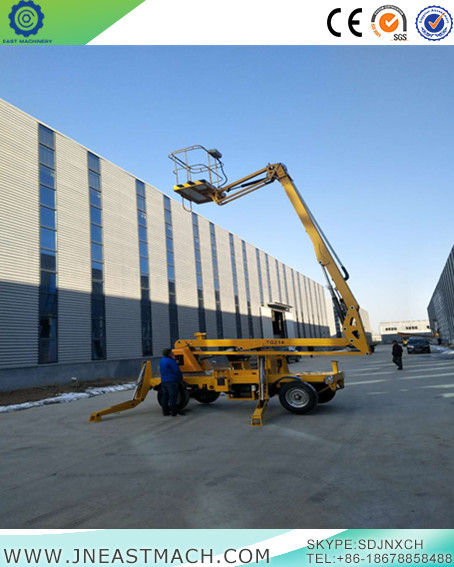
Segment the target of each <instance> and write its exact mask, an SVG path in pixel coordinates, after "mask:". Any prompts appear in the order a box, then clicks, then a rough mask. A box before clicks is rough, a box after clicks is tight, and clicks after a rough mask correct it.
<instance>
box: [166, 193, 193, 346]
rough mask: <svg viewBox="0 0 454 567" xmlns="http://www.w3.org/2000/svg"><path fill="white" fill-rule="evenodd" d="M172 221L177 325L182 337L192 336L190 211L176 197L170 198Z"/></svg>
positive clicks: (191, 237)
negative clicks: (174, 198)
mask: <svg viewBox="0 0 454 567" xmlns="http://www.w3.org/2000/svg"><path fill="white" fill-rule="evenodd" d="M172 225H173V246H174V254H175V277H176V288H177V302H178V327H179V331H180V338H181V339H192V338H193V337H194V333H198V332H199V331H200V329H199V314H198V305H199V303H198V298H197V280H196V268H195V255H194V235H193V229H192V215H191V213H189V212H187V211H185V210H184V209H183V207H182V205H181V203H179V202H178V201H172ZM199 230H200V229H199Z"/></svg>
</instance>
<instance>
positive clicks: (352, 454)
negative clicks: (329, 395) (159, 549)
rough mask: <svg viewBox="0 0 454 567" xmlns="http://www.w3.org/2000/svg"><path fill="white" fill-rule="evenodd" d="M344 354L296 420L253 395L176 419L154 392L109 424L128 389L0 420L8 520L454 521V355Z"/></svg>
mask: <svg viewBox="0 0 454 567" xmlns="http://www.w3.org/2000/svg"><path fill="white" fill-rule="evenodd" d="M338 359H339V360H340V363H341V368H342V369H344V370H345V372H346V387H345V389H344V390H343V391H341V392H339V393H338V394H337V395H336V397H335V399H334V400H333V401H332V402H330V403H328V404H325V405H320V406H318V407H317V408H316V409H315V410H314V411H313V412H312V413H311V414H308V415H305V416H298V415H294V414H290V413H288V412H287V411H285V410H284V409H283V408H282V407H281V405H280V404H279V401H278V400H277V399H273V400H271V403H270V407H269V409H268V412H267V415H266V425H265V426H264V427H262V428H257V427H255V428H254V427H250V426H249V419H250V415H251V413H252V411H253V408H254V404H253V403H251V402H229V401H227V399H226V398H225V397H221V398H220V399H219V400H218V401H217V402H215V403H214V404H211V405H202V404H198V403H197V402H195V401H191V402H190V404H189V406H188V408H187V409H188V411H187V415H186V416H184V417H176V418H172V417H163V416H162V415H161V412H160V408H159V406H158V404H157V401H156V394H155V393H154V392H152V393H151V394H150V395H149V396H148V398H147V400H146V401H145V402H144V403H143V404H142V405H141V406H139V407H138V408H136V409H134V410H131V411H127V412H124V413H122V414H115V415H112V416H108V417H106V418H104V420H103V421H102V422H101V423H88V417H89V415H90V414H91V412H93V411H95V410H99V409H102V408H103V407H107V406H110V405H113V404H116V403H118V402H120V401H123V400H125V399H128V397H129V396H130V394H131V393H130V392H126V393H125V392H123V393H121V392H120V393H115V394H107V395H105V396H98V397H95V398H90V399H86V400H81V401H77V402H73V403H69V404H57V405H53V406H45V407H39V408H34V409H30V410H26V411H19V412H15V413H7V414H3V415H1V416H0V426H1V431H2V436H1V440H0V445H1V447H2V450H1V454H2V465H1V467H0V487H1V488H0V491H1V495H0V502H1V505H0V528H2V529H7V528H10V529H12V528H22V529H24V528H41V529H44V528H59V529H65V528H295V527H298V528H337V529H338V528H339V527H341V528H446V527H450V526H452V525H453V522H454V508H453V507H452V505H451V502H450V500H451V498H450V496H449V495H450V493H451V487H452V479H453V478H454V470H453V468H454V467H453V452H452V439H453V436H454V419H453V409H454V356H453V355H449V354H446V353H442V352H434V353H432V354H430V355H427V354H426V355H407V354H404V370H403V371H402V372H399V371H397V370H396V368H395V366H394V365H393V364H392V362H391V354H390V347H384V346H382V347H378V349H377V351H376V353H375V354H374V355H373V356H372V357H370V358H365V357H338ZM327 363H328V364H327ZM301 367H305V368H308V369H313V368H328V367H329V361H328V360H326V359H323V358H322V357H318V358H317V357H314V358H312V359H306V358H305V359H304V361H303V362H302V363H298V364H296V365H293V368H294V369H296V368H301Z"/></svg>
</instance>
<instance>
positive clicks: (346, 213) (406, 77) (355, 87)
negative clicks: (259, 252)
mask: <svg viewBox="0 0 454 567" xmlns="http://www.w3.org/2000/svg"><path fill="white" fill-rule="evenodd" d="M453 64H454V47H437V48H436V49H435V48H433V46H427V47H409V46H407V47H405V46H401V45H399V46H393V47H339V48H335V47H277V48H276V47H200V48H199V47H164V48H156V47H131V48H129V47H96V48H95V47H73V48H72V47H51V48H46V47H43V48H30V47H20V48H17V47H3V48H2V49H1V50H0V96H1V97H2V98H4V99H6V100H7V101H8V102H10V103H12V104H14V105H15V106H18V107H19V108H21V109H22V110H24V111H26V112H28V113H29V114H31V115H33V116H34V117H36V118H37V119H38V120H41V121H43V122H45V123H47V124H49V125H50V126H52V127H53V128H55V129H56V130H59V131H61V132H62V133H64V134H66V135H67V136H69V137H70V138H73V139H75V140H77V141H78V142H79V143H81V144H83V145H85V146H87V147H89V148H90V149H92V150H93V151H94V152H96V153H98V154H100V155H101V156H103V157H105V158H107V159H109V160H111V161H112V162H114V163H115V164H117V165H119V166H121V167H123V168H124V169H126V170H127V171H130V172H131V173H133V174H134V175H136V176H137V177H139V178H141V179H143V180H144V181H146V182H147V183H150V184H152V185H154V186H155V187H157V188H158V189H160V190H161V191H163V192H165V193H167V194H169V195H172V186H173V183H174V179H173V174H172V164H171V162H170V161H169V160H168V158H167V155H168V154H169V153H170V152H171V151H173V150H175V149H178V148H182V147H184V146H188V145H192V144H202V145H204V146H206V147H216V148H218V149H219V150H220V151H221V152H222V153H223V161H224V163H225V166H226V172H227V174H228V176H229V180H231V181H233V180H234V179H235V178H239V177H243V176H244V175H246V174H248V173H251V172H253V171H255V170H257V169H260V168H262V167H264V166H265V165H266V164H267V163H269V162H277V161H281V162H284V163H285V164H286V165H287V166H288V169H289V172H290V174H291V175H292V177H293V179H294V180H295V182H296V184H297V186H298V188H299V189H300V192H301V193H302V195H303V197H304V198H305V200H306V201H307V203H308V205H309V206H310V208H311V209H312V212H313V213H314V215H315V217H316V219H317V220H318V222H319V224H320V225H321V226H322V228H323V229H324V231H325V233H326V235H327V236H328V238H329V239H330V241H331V243H332V244H333V246H334V248H335V249H336V251H337V253H338V254H339V256H340V257H341V259H342V261H343V263H344V265H345V266H346V267H347V269H348V271H349V272H350V276H351V277H350V281H349V283H350V284H351V287H352V290H353V292H354V294H355V295H356V297H357V299H358V301H359V303H360V305H361V306H362V307H364V308H365V309H367V310H368V311H369V313H370V315H371V321H372V324H373V327H374V330H376V329H378V323H379V322H380V321H386V320H397V319H398V320H400V319H402V320H409V319H424V318H427V305H428V303H429V301H430V298H431V296H432V293H433V290H434V288H435V285H436V283H437V281H438V279H439V277H440V274H441V271H442V269H443V267H444V265H445V262H446V260H447V257H448V254H449V252H450V250H451V248H452V246H453V244H454V222H453V209H454V206H453V197H452V195H453V168H454V163H453V161H454V160H453V150H454V143H453V130H454V128H453V127H454V118H453V116H454V114H453V111H452V105H453V101H454V88H453V86H454V79H453V73H452V69H453ZM197 212H198V213H200V214H202V215H203V216H205V217H207V218H209V219H210V220H213V221H214V222H216V223H217V224H219V225H221V226H222V227H224V228H226V229H227V230H229V231H231V232H233V233H235V234H237V235H239V236H240V237H242V238H244V239H245V240H247V241H248V242H250V243H251V244H253V245H255V246H258V247H260V248H262V249H263V250H265V251H267V252H268V253H270V254H271V255H273V256H275V257H277V258H279V260H281V261H283V262H285V263H286V264H288V265H290V266H292V267H293V268H295V269H297V270H300V271H301V272H303V273H304V274H306V275H308V276H310V277H312V278H314V279H315V280H317V281H319V282H320V283H324V280H323V277H322V273H321V270H320V268H319V266H318V265H317V263H316V261H315V255H314V253H313V249H312V245H311V243H310V240H309V239H308V237H307V235H306V234H305V232H304V229H303V228H302V226H301V224H300V222H299V219H298V218H297V217H296V214H295V213H294V211H293V209H292V207H291V205H290V203H289V202H288V200H287V197H286V196H285V193H284V191H283V190H282V189H281V188H280V186H279V185H276V184H274V185H271V186H269V187H267V188H265V189H262V190H261V192H257V193H254V194H252V195H250V196H249V197H245V198H243V199H241V200H239V201H237V202H235V203H232V204H231V205H229V206H225V207H216V206H215V205H205V206H203V208H202V207H199V208H198V209H197Z"/></svg>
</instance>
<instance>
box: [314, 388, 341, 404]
mask: <svg viewBox="0 0 454 567" xmlns="http://www.w3.org/2000/svg"><path fill="white" fill-rule="evenodd" d="M324 387H325V384H318V385H316V386H314V388H315V389H316V391H317V395H318V403H319V404H327V403H328V402H330V401H331V400H332V399H333V398H334V396H335V395H336V390H331V388H328V389H326V390H324V391H323V392H320V391H319V390H322V389H323V388H324Z"/></svg>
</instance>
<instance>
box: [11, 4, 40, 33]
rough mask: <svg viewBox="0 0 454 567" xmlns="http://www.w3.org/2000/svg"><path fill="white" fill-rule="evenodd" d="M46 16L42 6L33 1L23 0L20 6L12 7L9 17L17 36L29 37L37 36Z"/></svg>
mask: <svg viewBox="0 0 454 567" xmlns="http://www.w3.org/2000/svg"><path fill="white" fill-rule="evenodd" d="M43 20H44V14H43V13H42V11H41V6H39V5H38V4H35V3H34V2H32V0H29V1H26V0H21V2H19V4H16V5H15V6H13V7H12V10H11V13H10V15H9V22H10V23H9V25H10V27H11V28H13V30H14V31H15V32H16V34H17V35H23V36H24V37H28V36H29V35H35V34H36V33H37V31H38V30H39V29H41V28H42V27H43Z"/></svg>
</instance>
